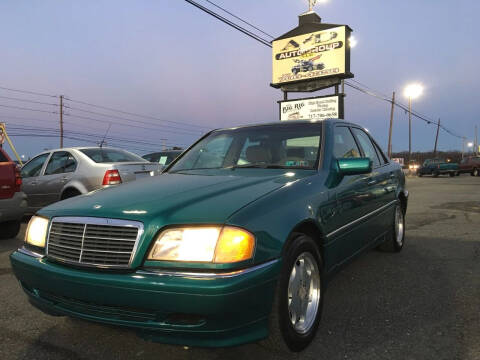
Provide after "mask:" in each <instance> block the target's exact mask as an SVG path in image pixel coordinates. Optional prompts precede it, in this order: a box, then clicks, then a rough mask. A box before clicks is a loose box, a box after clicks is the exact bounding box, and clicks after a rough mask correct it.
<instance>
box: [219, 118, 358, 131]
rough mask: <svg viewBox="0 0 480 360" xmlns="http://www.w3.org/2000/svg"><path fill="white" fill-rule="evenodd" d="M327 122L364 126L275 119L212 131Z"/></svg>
mask: <svg viewBox="0 0 480 360" xmlns="http://www.w3.org/2000/svg"><path fill="white" fill-rule="evenodd" d="M322 122H324V123H328V124H345V125H354V126H358V127H361V128H364V127H363V126H361V125H358V124H355V123H352V122H348V121H345V120H343V119H325V120H290V121H276V122H268V123H257V124H246V125H241V126H233V127H230V128H219V129H215V130H213V131H218V130H236V129H245V128H251V127H262V126H291V125H292V124H317V123H322Z"/></svg>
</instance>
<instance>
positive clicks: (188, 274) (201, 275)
mask: <svg viewBox="0 0 480 360" xmlns="http://www.w3.org/2000/svg"><path fill="white" fill-rule="evenodd" d="M279 261H280V259H274V260H270V261H267V262H265V263H263V264H260V265H256V266H252V267H249V268H246V269H242V270H236V271H231V272H224V273H214V272H194V271H175V270H163V269H159V270H138V271H136V272H135V273H136V274H138V275H155V276H170V277H184V278H194V279H228V278H233V277H236V276H240V275H244V274H248V273H251V272H254V271H257V270H261V269H264V268H266V267H269V266H271V265H273V264H276V263H277V262H279Z"/></svg>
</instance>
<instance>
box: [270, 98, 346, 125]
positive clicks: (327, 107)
mask: <svg viewBox="0 0 480 360" xmlns="http://www.w3.org/2000/svg"><path fill="white" fill-rule="evenodd" d="M342 100H343V99H342ZM279 103H280V120H281V121H288V120H325V119H330V118H333V119H337V118H343V114H342V113H341V111H340V110H341V108H342V107H341V105H340V97H339V96H322V97H316V98H309V99H299V100H289V101H280V102H279Z"/></svg>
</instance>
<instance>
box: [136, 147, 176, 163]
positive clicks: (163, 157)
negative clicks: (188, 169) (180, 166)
mask: <svg viewBox="0 0 480 360" xmlns="http://www.w3.org/2000/svg"><path fill="white" fill-rule="evenodd" d="M181 153H182V151H181V150H178V151H162V152H157V153H152V154H147V155H144V156H142V157H143V158H144V159H145V160H148V161H150V162H154V163H159V164H160V165H168V164H170V163H171V162H172V161H173V160H175V159H176V158H177V156H178V155H180V154H181Z"/></svg>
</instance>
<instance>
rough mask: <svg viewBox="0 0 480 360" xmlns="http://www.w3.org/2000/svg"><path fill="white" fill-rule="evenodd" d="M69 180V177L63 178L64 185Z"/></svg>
mask: <svg viewBox="0 0 480 360" xmlns="http://www.w3.org/2000/svg"><path fill="white" fill-rule="evenodd" d="M68 180H70V178H68V177H63V178H62V182H63V183H64V182H67V181H68Z"/></svg>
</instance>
